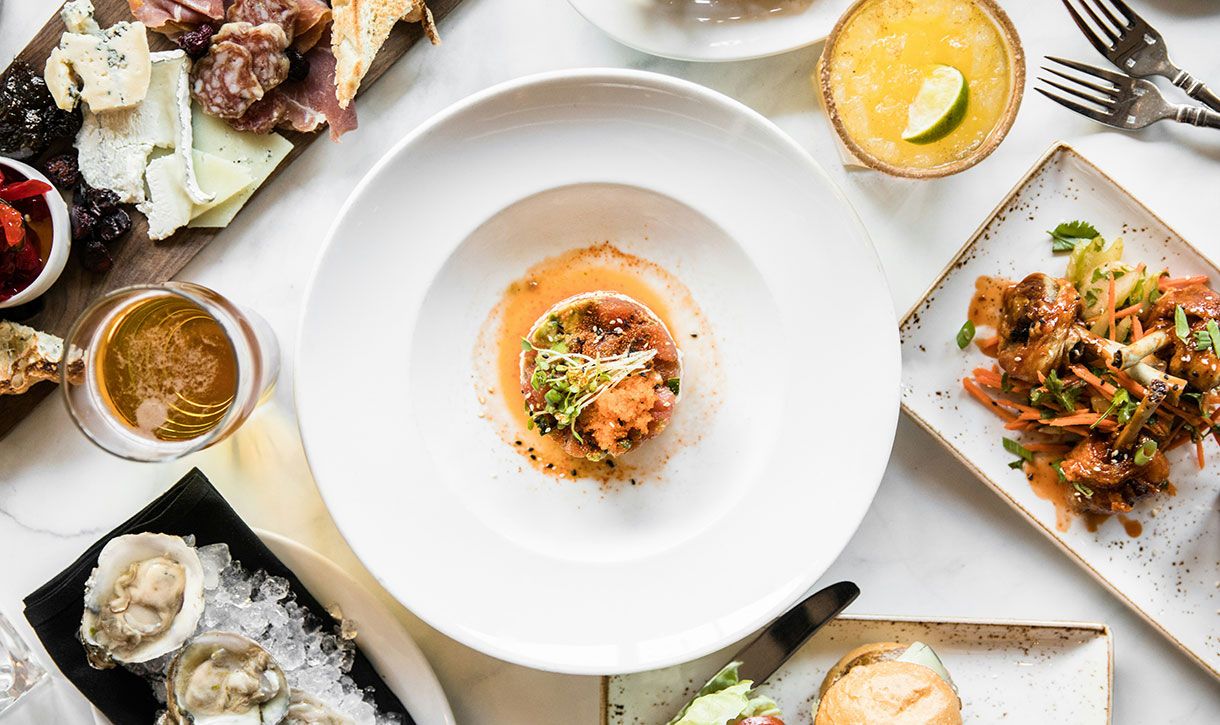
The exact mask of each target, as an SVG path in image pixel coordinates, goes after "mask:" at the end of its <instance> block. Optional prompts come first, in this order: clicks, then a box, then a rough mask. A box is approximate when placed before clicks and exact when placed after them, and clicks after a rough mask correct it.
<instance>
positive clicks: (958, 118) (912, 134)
mask: <svg viewBox="0 0 1220 725" xmlns="http://www.w3.org/2000/svg"><path fill="white" fill-rule="evenodd" d="M969 98H970V90H969V86H968V85H967V84H966V77H965V76H963V75H962V72H961V71H959V70H958V69H957V68H954V67H953V66H951V65H934V66H932V68H931V69H930V70H929V71H928V74H927V75H926V76H924V79H923V85H921V86H920V87H919V93H917V94H915V100H914V101H911V106H910V108H908V109H907V127H906V130H905V131H903V132H902V140H903V141H909V142H911V143H916V144H924V143H932V142H933V141H939V140H941V139H942V138H944V137H945V136H948V135H949V134H950V133H952V132H953V129H955V128H957V127H958V126H959V125H961V122H962V119H964V118H965V117H966V105H967V104H968V103H969Z"/></svg>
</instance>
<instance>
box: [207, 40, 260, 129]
mask: <svg viewBox="0 0 1220 725" xmlns="http://www.w3.org/2000/svg"><path fill="white" fill-rule="evenodd" d="M191 95H192V96H194V97H195V100H196V101H198V102H199V105H200V106H201V107H202V108H203V110H204V113H207V114H208V115H211V116H216V117H218V118H240V117H241V116H242V114H244V113H245V112H246V109H248V108H250V105H251V104H253V103H254V102H255V101H257V100H259V99H260V98H262V97H263V87H262V85H261V84H260V83H259V82H258V78H257V77H255V75H254V59H253V58H252V57H251V55H250V51H249V50H246V49H245V48H244V47H242V46H240V45H238V44H237V43H234V42H231V41H221V42H219V43H213V44H212V47H211V48H209V49H208V54H207V55H205V56H204V57H203V58H201V59H200V60H199V61H198V62H196V63H195V67H194V68H192V69H191Z"/></svg>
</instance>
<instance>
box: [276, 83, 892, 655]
mask: <svg viewBox="0 0 1220 725" xmlns="http://www.w3.org/2000/svg"><path fill="white" fill-rule="evenodd" d="M556 81H581V82H615V83H622V82H633V81H637V82H644V83H649V84H652V85H653V86H662V87H665V88H667V89H668V90H672V91H675V92H681V93H687V94H690V95H691V96H693V97H696V98H698V99H699V100H702V101H706V102H709V103H714V104H718V105H720V106H722V107H724V108H726V109H728V110H730V111H733V112H735V113H739V114H742V115H744V116H745V117H747V118H749V119H750V120H751V121H753V122H755V123H758V124H760V125H761V126H762V127H763V128H765V129H766V130H768V131H770V132H771V133H772V134H773V136H774V137H775V139H776V140H777V141H778V142H780V143H782V144H783V145H784V146H787V147H788V149H789V151H790V152H791V153H792V154H793V155H794V156H795V157H796V158H798V159H800V160H801V161H803V162H804V163H805V165H806V166H807V167H808V168H809V170H810V171H812V172H813V173H814V174H815V175H816V176H817V177H818V178H820V179H821V180H822V181H823V182H824V183H825V186H826V188H827V189H828V190H829V191H830V192H831V193H832V194H833V195H834V197H835V199H837V200H838V202H839V203H840V204H842V206H843V208H844V209H845V210H846V211H847V213H848V215H849V216H850V218H851V220H852V221H853V222H854V224H855V227H856V229H857V232H858V233H859V235H860V240H861V241H862V242H863V243H864V246H865V247H866V249H867V250H868V252H869V256H870V257H871V259H872V261H873V264H874V266H875V267H876V269H877V272H878V274H879V276H880V281H881V285H882V288H883V289H884V290H885V294H886V297H887V299H890V300H891V301H892V299H893V294H892V292H891V290H890V285H889V280H888V279H887V278H886V275H885V268H884V267H882V266H881V258H880V257H879V256H878V255H877V248H876V247H875V246H874V245H873V242H872V237H870V236H869V233H868V229H867V228H866V227H865V226H864V223H863V222H862V221H861V220H860V215H859V214H858V213H857V212H856V209H855V207H853V206H852V204H851V202H850V201H849V200H848V199H847V197H846V196H845V195H844V194H843V190H842V189H840V188H839V186H838V185H837V184H835V183H834V180H833V179H831V178H830V175H829V174H827V173H826V170H825V169H823V168H822V165H821V164H820V163H818V161H817V159H815V158H814V157H813V155H812V154H810V153H809V152H808V151H806V150H805V149H804V147H802V146H801V145H800V144H798V143H797V142H796V140H795V139H793V138H792V137H791V136H789V135H788V134H787V133H785V132H784V131H783V130H782V129H781V128H780V127H779V126H777V125H775V123H774V122H772V121H771V120H770V119H768V118H767V117H766V116H763V115H762V114H760V113H759V112H757V111H755V110H754V109H752V108H750V107H749V106H747V105H745V104H744V103H741V102H740V101H738V100H736V99H734V98H731V97H729V96H726V95H725V94H723V93H720V92H719V91H714V90H712V89H710V88H707V87H706V86H702V85H699V84H698V83H694V82H692V81H688V80H684V79H681V78H675V77H674V76H669V75H665V74H663V73H655V72H652V71H642V70H634V69H625V68H600V67H592V68H573V69H565V70H557V71H546V72H543V73H536V74H533V75H528V76H523V77H521V78H515V79H513V80H509V81H504V82H502V83H498V84H496V85H494V86H491V87H489V88H486V89H484V90H482V91H478V92H476V93H473V94H471V95H469V96H467V97H466V98H463V99H461V100H459V101H456V102H455V103H453V104H451V105H449V106H447V107H446V108H444V109H442V110H441V111H439V112H437V113H436V114H434V115H433V116H432V117H430V118H429V119H428V120H426V121H424V122H423V123H421V124H420V125H419V126H416V127H415V129H413V130H412V131H410V132H408V133H407V134H406V135H405V136H403V137H402V138H401V139H399V140H398V142H397V143H395V144H394V145H393V146H392V147H390V149H389V150H388V151H386V153H385V155H383V156H382V157H381V158H380V159H378V161H377V162H376V163H375V164H373V166H372V167H371V168H370V169H369V170H368V172H367V173H365V175H364V177H363V178H362V179H361V180H360V181H359V183H357V184H356V186H355V187H354V188H353V189H352V191H351V193H350V194H349V195H348V197H347V200H346V201H344V202H343V206H342V207H340V209H339V211H338V213H337V214H336V215H335V219H334V221H332V222H331V225H330V229H329V230H327V232H326V239H325V240H324V241H323V242H322V247H321V248H320V249H319V250H318V253H317V256H316V257H315V258H314V266H313V271H312V272H310V275H309V280H308V282H307V283H306V285H305V298H304V302H303V303H302V305H301V315H300V318H299V321H298V324H297V341H296V345H295V348H294V350H293V361H294V365H295V364H297V362H298V361H300V359H301V352H302V348H303V346H304V340H305V335H304V332H305V323H306V320H307V319H308V318H309V317H310V313H311V311H312V304H313V303H312V297H313V291H314V288H315V286H316V285H317V282H318V277H319V275H320V274H321V270H322V265H321V261H322V260H323V259H324V258H325V257H326V256H327V254H328V253H329V252H330V249H331V246H332V245H333V244H334V243H335V239H336V232H337V231H338V228H339V224H340V223H341V222H342V221H343V220H344V219H345V218H346V217H347V215H348V213H350V211H351V208H352V206H353V205H354V204H355V203H356V200H357V199H358V198H359V197H360V196H361V195H362V194H363V193H364V191H365V189H366V188H367V187H369V186H371V185H372V183H373V180H374V179H375V178H376V177H377V176H378V175H379V174H380V173H381V172H382V170H383V169H384V168H385V167H387V166H389V165H390V164H391V163H393V161H394V160H395V159H396V158H397V157H398V156H399V155H400V154H401V153H402V152H403V151H404V149H406V148H407V147H408V146H410V145H411V144H413V143H415V142H416V140H417V139H419V138H421V137H422V136H424V135H426V134H428V133H430V132H431V131H432V130H433V129H435V128H437V127H439V126H441V125H443V124H444V123H445V122H446V121H448V120H449V119H450V118H452V117H454V116H457V115H459V114H461V113H463V112H465V111H466V110H468V109H469V108H470V107H472V106H476V105H479V104H480V103H483V102H484V101H486V100H487V99H489V98H492V97H495V96H498V95H503V94H508V93H512V92H515V91H518V90H521V89H522V88H525V87H528V86H534V85H542V84H545V83H551V82H556ZM891 308H892V304H891ZM891 313H892V314H894V326H893V351H892V355H893V357H894V361H893V368H894V371H895V379H894V402H893V406H892V407H893V410H892V411H891V414H890V416H889V419H890V423H891V425H890V426H888V428H889V429H890V430H891V433H890V436H889V444H888V449H887V452H886V455H885V456H884V457H883V458H880V459H879V461H878V462H876V463H873V464H872V469H873V470H870V472H869V474H870V475H868V476H867V477H865V479H864V480H869V481H871V480H873V479H876V481H875V483H874V484H873V492H872V496H870V498H869V503H868V505H867V506H864V507H863V508H862V509H861V510H860V512H859V515H858V516H856V517H854V518H855V520H854V522H853V525H852V532H853V534H854V532H855V531H856V530H858V529H859V528H860V524H861V522H863V521H864V517H865V515H867V513H868V511H869V509H870V508H872V501H873V498H875V497H876V494H877V489H879V488H880V487H881V479H882V477H883V476H884V475H885V469H886V466H887V465H888V464H889V459H890V454H889V450H891V449H892V448H893V444H894V436H895V434H896V433H897V427H898V416H899V408H900V405H899V404H900V399H901V396H900V392H901V391H900V386H901V381H902V378H901V375H902V372H901V371H902V361H901V354H902V348H901V344H900V341H899V337H898V316H897V314H896V313H893V312H892V311H891ZM292 386H293V403H294V405H295V407H296V410H297V428H298V430H299V432H300V434H301V445H302V449H303V450H304V452H305V460H306V462H307V463H309V466H310V472H311V474H312V473H313V471H314V468H313V462H312V460H311V456H310V448H311V443H310V441H311V437H310V435H309V434H308V433H307V432H306V430H305V427H304V426H303V425H302V421H303V420H304V415H303V414H302V410H303V409H304V408H305V407H307V406H303V405H302V401H303V398H302V395H301V377H300V376H299V375H295V374H294V376H293V383H292ZM315 479H316V475H315ZM318 493H319V495H320V496H321V497H322V501H323V503H326V501H327V493H326V489H325V488H324V487H323V486H321V485H318ZM327 509H328V510H329V509H330V506H329V504H328V505H327ZM335 526H336V528H337V529H338V530H339V533H340V535H341V536H342V537H343V539H344V541H346V542H347V544H348V546H349V547H351V549H352V551H353V552H354V553H355V554H356V557H357V558H358V559H360V560H361V562H362V563H364V561H365V559H364V557H363V556H361V548H360V546H359V545H357V544H356V543H355V542H353V541H352V540H351V539H349V538H348V537H347V534H346V532H345V531H344V530H343V527H342V525H341V524H340V523H339V521H338V520H336V521H335ZM850 541H851V537H848V539H847V540H846V541H844V542H843V548H846V547H847V544H848V543H849V542H850ZM839 553H840V554H841V553H842V550H840V552H839ZM836 558H837V555H836ZM832 563H833V560H832ZM365 568H366V569H368V571H369V573H370V574H372V575H373V578H374V579H376V580H377V582H378V583H379V584H381V586H382V588H384V589H385V590H386V591H387V592H389V593H390V595H391V596H393V597H394V598H395V599H396V600H397V601H398V602H399V603H400V604H402V605H403V606H404V607H406V608H407V609H408V610H410V611H411V612H412V613H413V614H415V615H416V616H418V617H420V619H422V620H423V621H424V622H426V623H427V624H428V625H429V626H431V627H433V628H434V629H436V630H438V631H440V632H441V633H442V634H444V635H445V636H447V637H449V638H451V639H454V640H456V641H458V642H460V643H462V644H464V645H466V646H467V647H470V648H472V649H474V650H476V651H479V652H482V653H484V654H487V655H489V656H491V657H495V658H496V659H500V660H503V661H505V662H512V663H514V664H518V665H522V666H524V667H529V668H531V669H536V670H542V671H545V672H558V673H562V674H569V675H592V676H599V675H605V674H607V671H606V669H605V667H604V666H601V665H572V664H570V663H568V664H563V665H560V666H556V664H555V663H553V662H546V661H544V660H540V659H537V658H534V657H529V656H523V655H522V654H521V653H519V652H511V651H506V650H505V649H503V648H501V647H499V646H497V645H495V644H493V643H490V642H488V641H487V640H486V639H485V638H481V637H477V636H472V635H471V634H470V633H469V632H468V631H467V630H466V629H464V628H462V627H452V626H449V624H448V623H442V622H437V621H435V619H434V618H429V617H426V616H424V615H423V614H421V613H419V612H417V611H416V610H414V609H412V608H411V603H410V602H409V601H407V598H406V597H404V596H403V594H402V593H401V592H400V591H399V590H400V587H398V586H395V585H393V584H392V583H389V582H387V581H386V580H385V579H384V578H383V577H382V576H381V574H380V573H379V572H377V571H376V570H374V569H373V568H372V567H369V566H367V564H366V566H365ZM825 573H826V572H825V571H819V572H803V573H802V575H801V576H800V577H799V580H798V581H799V584H798V586H796V587H794V588H793V592H792V594H791V596H789V597H788V598H787V599H785V600H783V602H782V604H780V605H778V606H775V607H772V608H771V609H770V610H769V611H767V612H765V613H763V614H762V615H761V616H760V617H759V618H758V619H757V620H755V621H754V622H753V623H752V624H751V625H750V626H748V627H743V628H740V629H738V630H733V631H730V632H725V633H721V634H720V635H719V636H718V637H716V638H715V640H714V641H711V642H709V643H704V645H703V646H702V647H700V649H699V651H697V652H693V654H692V653H687V654H686V655H683V656H681V657H672V656H670V657H665V658H662V659H658V660H656V661H655V662H647V663H635V664H633V665H632V666H630V667H628V668H626V669H624V668H622V667H621V666H618V667H614V668H613V672H612V674H628V673H631V672H641V671H645V670H651V669H659V668H664V667H670V666H672V665H675V664H680V663H682V662H686V661H689V660H690V659H692V658H695V657H700V656H703V655H705V654H708V653H711V652H715V651H717V650H720V649H723V648H724V647H727V646H728V645H730V644H733V643H734V642H737V641H738V640H741V639H743V638H744V637H746V636H747V635H750V634H752V633H754V632H756V631H758V629H759V628H760V627H763V626H765V625H766V624H767V623H768V622H770V621H771V620H772V619H774V618H776V617H777V616H779V615H780V614H783V613H784V612H786V611H788V610H789V609H790V608H791V607H792V605H793V604H795V603H796V602H797V601H799V600H800V599H801V597H803V596H805V595H806V594H808V592H809V590H810V589H812V588H813V586H814V585H815V584H816V583H817V581H818V579H820V578H821V577H822V575H824V574H825Z"/></svg>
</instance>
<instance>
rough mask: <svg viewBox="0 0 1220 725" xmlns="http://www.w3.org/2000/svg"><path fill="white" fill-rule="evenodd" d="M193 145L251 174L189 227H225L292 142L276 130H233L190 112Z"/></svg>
mask: <svg viewBox="0 0 1220 725" xmlns="http://www.w3.org/2000/svg"><path fill="white" fill-rule="evenodd" d="M193 118H194V124H195V148H196V149H197V150H199V151H203V152H206V153H209V154H211V155H213V156H218V157H220V158H222V159H224V160H226V161H231V162H233V163H234V164H237V165H238V166H239V167H240V168H241V169H242V170H243V171H244V172H245V173H247V174H249V175H250V180H251V181H250V184H249V186H247V187H246V188H244V189H243V190H242V191H240V192H239V193H237V194H235V195H234V196H233V197H232V198H230V199H228V200H227V201H225V202H224V203H221V204H218V205H216V206H215V207H213V208H211V209H209V210H207V211H205V212H204V213H202V214H200V215H199V216H197V217H196V218H194V219H192V220H191V223H190V226H192V227H224V226H228V225H229V222H231V221H233V217H235V216H237V212H239V211H241V208H242V206H244V205H245V203H246V202H247V201H248V200H249V199H250V197H251V196H253V195H254V192H255V191H257V190H258V187H259V186H261V185H262V183H263V182H264V181H266V180H267V177H268V176H270V175H271V172H273V171H275V169H276V167H277V166H279V165H280V162H281V161H283V160H284V157H286V156H287V155H288V152H290V151H292V142H290V141H289V140H288V139H286V138H284V137H283V136H280V135H279V134H276V133H268V134H255V133H245V132H242V131H235V130H234V129H233V128H231V127H230V126H229V124H227V123H225V122H224V121H223V120H221V119H218V118H213V117H212V116H209V115H207V114H206V113H201V112H199V113H195V114H194V115H193Z"/></svg>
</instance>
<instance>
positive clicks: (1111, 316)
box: [1106, 272, 1118, 340]
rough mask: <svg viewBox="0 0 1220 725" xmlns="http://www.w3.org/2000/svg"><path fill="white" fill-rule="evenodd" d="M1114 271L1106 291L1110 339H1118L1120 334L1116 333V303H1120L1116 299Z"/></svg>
mask: <svg viewBox="0 0 1220 725" xmlns="http://www.w3.org/2000/svg"><path fill="white" fill-rule="evenodd" d="M1114 294H1115V292H1114V273H1113V272H1111V273H1110V284H1109V288H1108V290H1107V291H1106V320H1107V321H1108V322H1109V325H1110V339H1111V340H1114V339H1117V337H1118V335H1116V334H1114V305H1116V304H1118V303H1117V301H1116V300H1115V299H1114Z"/></svg>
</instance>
